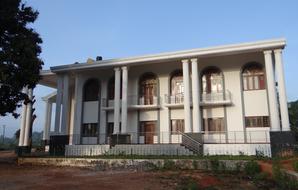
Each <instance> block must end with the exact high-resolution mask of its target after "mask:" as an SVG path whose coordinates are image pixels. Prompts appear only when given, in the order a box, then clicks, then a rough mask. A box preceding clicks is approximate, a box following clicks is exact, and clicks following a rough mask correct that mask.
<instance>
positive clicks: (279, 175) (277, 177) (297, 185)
mask: <svg viewBox="0 0 298 190" xmlns="http://www.w3.org/2000/svg"><path fill="white" fill-rule="evenodd" d="M273 179H274V181H275V182H276V184H277V185H278V186H279V187H280V189H290V190H291V189H293V190H294V189H298V182H297V181H296V180H294V179H292V178H291V177H289V176H288V175H287V174H286V173H285V172H283V171H282V170H281V167H280V164H279V163H278V162H274V163H273Z"/></svg>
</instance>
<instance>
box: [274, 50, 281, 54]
mask: <svg viewBox="0 0 298 190" xmlns="http://www.w3.org/2000/svg"><path fill="white" fill-rule="evenodd" d="M273 51H274V54H277V53H280V54H281V53H282V49H275V50H273Z"/></svg>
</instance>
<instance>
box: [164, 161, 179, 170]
mask: <svg viewBox="0 0 298 190" xmlns="http://www.w3.org/2000/svg"><path fill="white" fill-rule="evenodd" d="M162 169H164V170H176V169H177V167H176V165H175V162H174V161H173V160H164V164H163V167H162Z"/></svg>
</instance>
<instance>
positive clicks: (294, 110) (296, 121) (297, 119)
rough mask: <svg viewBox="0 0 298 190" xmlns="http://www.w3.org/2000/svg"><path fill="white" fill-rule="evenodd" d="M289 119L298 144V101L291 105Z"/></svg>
mask: <svg viewBox="0 0 298 190" xmlns="http://www.w3.org/2000/svg"><path fill="white" fill-rule="evenodd" d="M289 119H290V125H291V129H292V131H293V132H294V134H295V137H296V141H297V142H298V100H296V101H294V102H290V103H289Z"/></svg>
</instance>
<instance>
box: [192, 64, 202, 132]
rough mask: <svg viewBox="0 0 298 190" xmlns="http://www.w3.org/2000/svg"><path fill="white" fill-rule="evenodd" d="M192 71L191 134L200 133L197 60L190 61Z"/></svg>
mask: <svg viewBox="0 0 298 190" xmlns="http://www.w3.org/2000/svg"><path fill="white" fill-rule="evenodd" d="M190 61H191V69H192V76H191V79H192V103H193V109H192V111H193V132H194V133H198V132H201V113H200V84H199V72H198V59H191V60H190Z"/></svg>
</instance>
